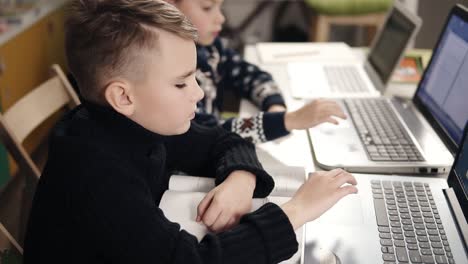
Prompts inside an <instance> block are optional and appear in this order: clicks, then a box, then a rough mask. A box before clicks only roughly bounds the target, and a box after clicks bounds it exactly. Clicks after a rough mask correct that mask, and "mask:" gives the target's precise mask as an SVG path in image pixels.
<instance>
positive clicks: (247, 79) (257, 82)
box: [213, 39, 286, 111]
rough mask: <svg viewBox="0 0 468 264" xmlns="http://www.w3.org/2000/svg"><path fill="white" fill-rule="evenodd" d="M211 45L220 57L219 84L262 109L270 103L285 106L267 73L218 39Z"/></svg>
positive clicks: (270, 104)
mask: <svg viewBox="0 0 468 264" xmlns="http://www.w3.org/2000/svg"><path fill="white" fill-rule="evenodd" d="M213 45H214V47H215V48H216V51H217V52H219V55H220V58H221V59H220V63H219V65H218V69H217V71H218V72H219V73H220V77H221V79H220V81H219V85H221V86H222V87H225V88H228V89H234V90H235V92H236V93H237V94H239V95H240V96H241V97H243V98H246V99H248V100H250V101H251V102H253V103H254V104H255V105H256V106H257V107H259V108H260V109H261V110H262V111H266V110H268V108H269V107H270V106H272V105H283V106H286V105H285V103H284V99H283V97H282V95H281V92H280V90H279V89H278V85H277V84H276V82H274V81H273V78H272V76H271V75H270V74H269V73H267V72H265V71H262V70H261V69H260V68H259V67H257V66H256V65H253V64H251V63H248V62H246V61H245V60H243V59H242V58H241V56H240V55H239V54H238V53H237V52H235V51H234V50H232V49H228V48H225V47H224V45H223V43H222V42H221V40H220V39H217V40H216V41H215V43H214V44H213ZM216 51H213V52H216Z"/></svg>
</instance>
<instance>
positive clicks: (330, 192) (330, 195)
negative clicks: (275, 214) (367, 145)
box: [281, 169, 357, 229]
mask: <svg viewBox="0 0 468 264" xmlns="http://www.w3.org/2000/svg"><path fill="white" fill-rule="evenodd" d="M356 184H357V182H356V179H355V178H354V176H353V175H351V174H349V173H348V172H346V171H344V170H342V169H334V170H332V171H328V172H325V171H319V172H315V173H314V174H312V175H309V179H308V180H307V181H306V182H305V183H304V184H303V185H302V186H301V187H300V188H299V189H298V190H297V192H296V193H295V194H294V196H293V198H292V199H291V200H289V201H288V202H287V203H285V204H283V205H282V206H281V208H282V209H283V211H284V212H285V213H286V215H287V216H288V218H289V221H290V222H291V224H292V226H293V227H294V229H297V228H299V227H301V226H302V225H303V224H305V223H306V222H309V221H313V220H315V219H316V218H318V217H319V216H320V215H322V214H323V213H324V212H326V211H327V210H328V209H330V208H331V207H332V206H333V205H335V204H336V203H337V202H338V201H339V200H340V199H341V198H343V197H344V196H346V195H348V194H351V193H357V188H356V186H355V185H356Z"/></svg>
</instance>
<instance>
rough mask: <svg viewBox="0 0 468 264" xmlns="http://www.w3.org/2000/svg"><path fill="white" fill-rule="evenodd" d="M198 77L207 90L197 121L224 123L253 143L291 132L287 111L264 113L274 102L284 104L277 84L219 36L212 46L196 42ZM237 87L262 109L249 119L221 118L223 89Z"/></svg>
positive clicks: (227, 127)
mask: <svg viewBox="0 0 468 264" xmlns="http://www.w3.org/2000/svg"><path fill="white" fill-rule="evenodd" d="M197 60H198V62H197V64H198V65H197V72H196V78H197V81H198V83H199V85H200V87H201V88H202V89H203V91H204V92H205V97H204V98H203V99H202V100H201V101H200V102H199V103H198V110H197V115H196V117H195V121H196V122H197V123H199V124H202V125H208V126H214V125H218V124H221V125H222V126H223V127H224V128H225V129H226V130H228V131H232V132H234V133H237V134H239V135H240V136H241V137H243V138H244V139H247V140H248V141H251V142H253V143H261V142H265V141H269V140H274V139H276V138H279V137H282V136H285V135H287V134H288V131H287V130H286V128H285V126H284V112H275V113H269V112H264V111H266V110H267V109H268V108H269V107H270V106H272V105H285V103H284V100H283V97H282V96H281V93H280V91H279V89H278V86H277V85H276V83H275V82H274V81H273V79H272V77H271V75H270V74H268V73H266V72H264V71H262V70H260V69H259V68H258V67H257V66H255V65H252V64H250V63H248V62H246V61H244V60H243V59H242V58H241V56H240V55H239V54H238V53H236V52H235V51H233V50H232V49H228V48H225V47H224V46H223V43H222V41H221V40H220V39H219V38H218V39H216V40H215V42H214V43H213V44H212V45H210V46H199V45H197ZM226 89H234V92H235V93H236V94H237V95H239V96H240V97H242V98H246V99H248V100H250V101H251V102H253V103H254V104H255V105H256V106H257V107H259V108H260V109H261V111H262V112H259V113H257V114H256V115H254V116H252V117H249V118H230V119H227V120H222V119H221V116H220V113H221V112H222V110H223V108H222V107H223V92H224V91H225V90H226Z"/></svg>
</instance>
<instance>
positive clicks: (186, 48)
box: [24, 0, 356, 264]
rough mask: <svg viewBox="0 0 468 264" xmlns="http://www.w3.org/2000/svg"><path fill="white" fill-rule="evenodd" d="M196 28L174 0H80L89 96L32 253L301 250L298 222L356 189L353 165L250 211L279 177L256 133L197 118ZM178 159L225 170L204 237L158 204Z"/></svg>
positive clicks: (72, 46) (37, 223)
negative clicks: (250, 137)
mask: <svg viewBox="0 0 468 264" xmlns="http://www.w3.org/2000/svg"><path fill="white" fill-rule="evenodd" d="M195 37H196V31H195V29H194V28H193V26H192V25H191V24H190V23H189V22H188V20H187V19H186V18H185V17H184V16H183V15H182V14H181V13H180V12H179V11H177V9H175V8H174V7H172V6H171V5H169V4H167V3H165V2H163V1H159V0H74V1H72V8H71V13H70V17H69V18H68V20H67V25H66V52H67V58H68V61H69V65H70V70H71V71H72V73H73V75H74V76H75V78H76V79H77V81H78V85H79V87H80V89H81V94H82V96H83V98H84V99H85V102H84V103H83V104H82V105H81V106H79V107H78V108H76V109H74V110H73V111H72V112H71V113H70V114H68V115H67V116H66V117H65V118H64V119H63V120H62V121H61V122H60V123H59V124H58V125H57V127H56V128H55V130H54V133H53V136H52V138H51V143H50V153H49V160H48V162H47V165H46V167H45V169H44V172H43V174H42V176H41V179H40V181H39V184H38V186H37V190H36V194H35V197H34V202H33V207H32V210H31V214H30V219H29V224H28V230H27V234H26V239H25V253H24V254H25V256H24V263H26V264H28V263H277V262H279V261H282V260H284V259H287V258H289V257H291V256H292V255H293V253H294V252H295V251H296V250H297V242H296V237H295V233H294V229H297V228H298V227H300V226H301V225H302V224H304V223H305V222H306V221H310V220H313V219H315V218H316V217H318V216H319V215H320V214H322V213H323V212H324V211H325V210H327V209H328V208H330V207H331V206H332V205H333V204H334V203H336V201H338V200H339V199H340V198H341V197H343V196H345V195H346V194H349V193H352V192H356V188H355V186H353V185H346V186H344V184H345V183H351V184H355V180H354V178H353V177H352V176H351V175H350V174H348V173H346V172H344V171H342V170H334V171H331V172H328V173H317V174H316V175H314V176H313V177H310V179H309V180H308V181H307V182H306V183H305V184H304V185H303V186H302V187H301V188H300V189H299V190H298V192H297V194H296V195H295V196H294V198H292V199H291V200H290V201H289V202H287V203H286V204H284V205H282V206H281V207H279V206H277V205H274V204H266V205H264V206H263V207H261V208H260V209H259V210H257V211H255V212H253V213H247V212H249V210H250V208H251V202H252V197H253V196H258V197H264V196H266V195H268V193H269V192H270V191H271V190H272V188H273V181H272V178H271V177H270V176H269V175H268V174H267V173H266V172H265V171H264V170H263V169H262V167H261V165H260V164H259V162H258V160H257V158H256V156H255V151H254V146H253V145H252V144H251V143H248V142H247V141H245V140H243V139H242V138H240V137H239V136H237V135H235V134H233V133H228V132H226V131H225V130H224V129H222V128H219V127H218V128H204V127H201V126H199V125H196V124H193V123H191V119H193V118H194V112H195V109H196V103H197V101H198V100H200V99H201V98H202V97H203V92H202V91H201V89H200V88H199V86H198V85H197V82H196V80H195V76H194V73H195V69H196V51H195V44H194V39H195ZM172 170H179V171H184V172H187V173H189V174H193V175H207V176H211V177H215V178H216V184H217V187H216V188H214V189H213V190H212V191H211V192H210V193H208V194H207V196H206V197H205V198H204V199H203V200H202V201H201V202H200V205H199V207H198V220H199V221H200V222H201V223H203V224H205V225H207V226H208V227H209V228H210V229H211V230H212V231H213V233H212V234H209V235H207V236H205V237H204V239H203V240H202V241H201V242H200V243H199V242H198V241H197V240H196V238H195V237H194V236H192V235H190V234H189V233H187V232H186V231H184V230H180V226H179V225H178V224H177V223H172V222H170V221H169V220H167V218H165V216H164V214H163V212H162V211H161V210H160V209H159V208H158V205H159V202H160V199H161V197H162V194H163V192H164V191H165V190H166V189H167V187H168V181H169V175H170V171H172Z"/></svg>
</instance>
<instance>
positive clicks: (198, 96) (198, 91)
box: [194, 83, 205, 102]
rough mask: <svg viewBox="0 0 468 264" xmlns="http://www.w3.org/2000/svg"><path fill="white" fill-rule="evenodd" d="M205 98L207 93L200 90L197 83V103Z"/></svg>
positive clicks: (195, 97)
mask: <svg viewBox="0 0 468 264" xmlns="http://www.w3.org/2000/svg"><path fill="white" fill-rule="evenodd" d="M204 96H205V92H203V89H202V88H200V86H199V85H198V83H196V85H195V94H194V100H195V102H198V101H200V100H201V99H203V97H204Z"/></svg>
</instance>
